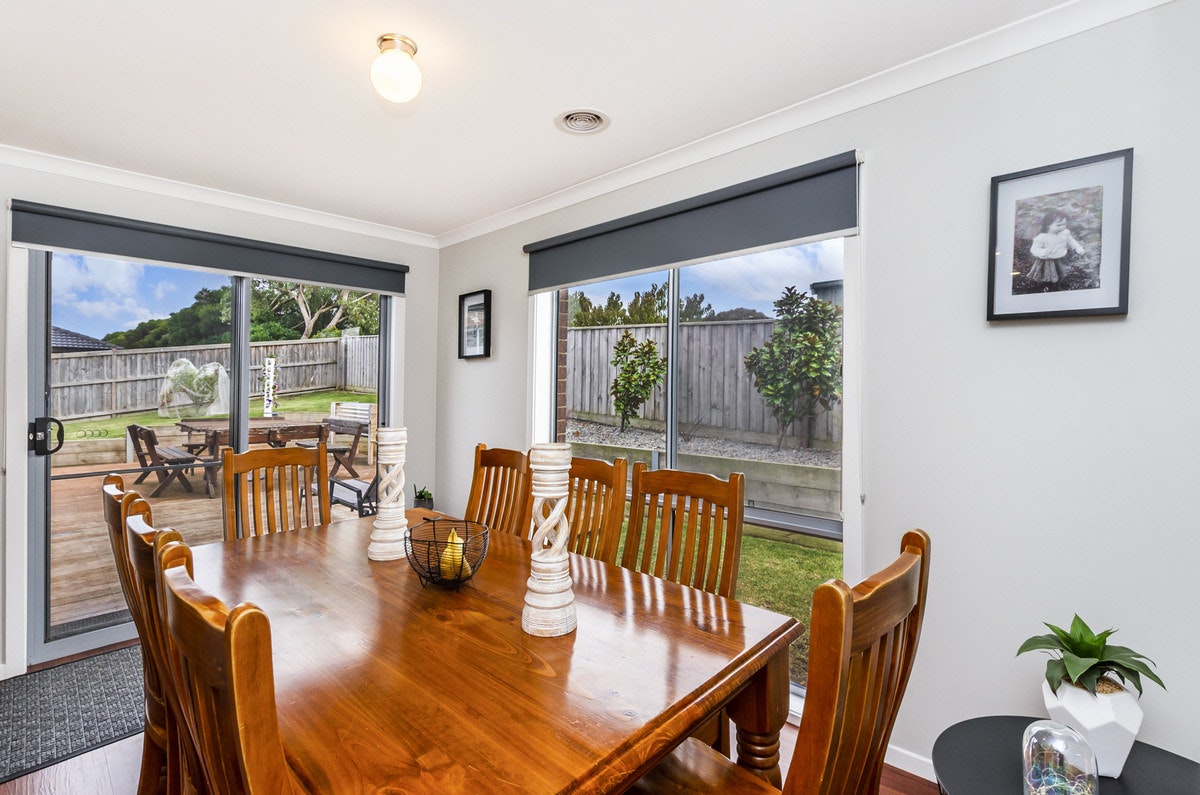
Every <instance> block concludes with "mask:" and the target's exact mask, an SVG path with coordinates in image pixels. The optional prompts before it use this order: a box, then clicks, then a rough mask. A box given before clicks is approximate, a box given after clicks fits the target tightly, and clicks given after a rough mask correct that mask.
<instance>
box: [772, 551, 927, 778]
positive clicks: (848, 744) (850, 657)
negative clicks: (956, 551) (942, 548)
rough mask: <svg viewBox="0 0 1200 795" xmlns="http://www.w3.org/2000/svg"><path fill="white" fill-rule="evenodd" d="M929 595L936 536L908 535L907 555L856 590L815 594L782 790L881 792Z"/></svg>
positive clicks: (828, 586) (829, 587)
mask: <svg viewBox="0 0 1200 795" xmlns="http://www.w3.org/2000/svg"><path fill="white" fill-rule="evenodd" d="M928 587H929V536H928V535H926V534H925V532H923V531H921V530H910V531H909V532H907V533H905V534H904V538H903V539H902V540H901V542H900V556H899V557H898V558H897V559H896V560H895V561H894V562H893V563H892V564H891V565H889V566H888V567H887V568H885V569H883V570H882V571H880V572H878V573H876V574H873V575H871V576H870V577H867V579H865V580H863V581H862V582H861V583H859V584H858V585H856V586H854V587H853V588H851V587H850V586H848V585H847V584H846V583H844V582H842V581H841V580H830V581H829V582H826V583H823V584H821V585H819V586H817V589H816V591H815V592H814V594H813V607H812V619H811V621H810V622H809V655H808V689H807V693H808V694H807V696H806V697H805V699H804V715H803V717H802V718H801V720H800V729H799V731H798V732H797V736H796V751H795V754H794V755H793V757H792V763H791V766H790V768H789V770H788V777H787V781H786V782H785V785H784V788H783V791H784V792H785V793H788V795H801V793H804V795H810V793H820V794H826V793H828V794H829V795H834V794H835V793H843V794H845V795H851V794H852V795H865V794H866V793H876V792H878V791H879V781H880V776H881V775H882V772H883V757H884V753H885V752H886V751H887V745H888V738H889V737H891V733H892V726H893V725H894V724H895V721H896V714H897V713H898V712H899V710H900V701H901V699H902V698H903V697H904V690H905V687H906V686H907V685H908V677H909V674H910V673H911V671H912V665H913V660H914V658H915V657H916V653H917V640H918V639H919V637H920V634H921V623H922V620H923V619H924V616H925V594H926V591H927V590H928Z"/></svg>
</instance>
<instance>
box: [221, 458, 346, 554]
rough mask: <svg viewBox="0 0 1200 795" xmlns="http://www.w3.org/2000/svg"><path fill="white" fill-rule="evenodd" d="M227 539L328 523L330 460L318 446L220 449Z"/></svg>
mask: <svg viewBox="0 0 1200 795" xmlns="http://www.w3.org/2000/svg"><path fill="white" fill-rule="evenodd" d="M221 468H222V477H223V479H224V501H225V504H224V512H223V517H224V534H225V540H226V541H232V540H234V539H237V538H251V537H253V536H261V535H266V534H268V533H279V532H284V531H287V530H295V529H296V528H299V527H311V526H313V525H319V524H329V519H330V504H329V462H328V460H327V459H326V456H325V445H324V443H321V444H318V445H317V447H316V448H304V447H278V448H267V449H261V450H249V451H247V452H245V453H235V452H233V450H230V449H226V450H225V451H224V453H223V454H222V463H221Z"/></svg>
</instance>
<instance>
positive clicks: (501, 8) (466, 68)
mask: <svg viewBox="0 0 1200 795" xmlns="http://www.w3.org/2000/svg"><path fill="white" fill-rule="evenodd" d="M1087 4H1091V5H1093V6H1095V5H1097V4H1098V3H1097V1H1096V0H1079V2H1075V3H1065V4H1064V3H1062V2H1061V0H1005V2H981V1H980V0H908V2H896V0H836V1H834V0H822V1H820V2H818V0H751V1H750V2H737V3H735V2H734V1H733V0H602V1H601V2H594V1H593V2H583V1H582V0H509V2H494V1H491V0H412V2H407V3H397V2H386V1H385V0H365V1H363V0H359V1H357V2H346V3H334V2H326V1H322V0H252V1H251V2H240V3H232V2H217V3H213V2H202V1H201V0H169V2H164V1H163V0H117V2H108V3H101V2H30V1H29V0H0V145H8V146H10V147H16V148H19V149H25V150H33V151H36V152H42V153H48V154H52V155H57V156H61V157H64V158H70V159H74V160H79V161H84V162H87V163H94V164H100V165H104V166H109V167H112V168H116V169H121V170H124V171H129V172H134V173H138V174H149V175H154V176H157V177H161V178H166V179H169V180H175V181H179V182H182V183H187V184H191V185H197V186H202V187H206V188H213V189H217V190H221V191H227V192H231V193H234V194H242V195H246V196H251V197H258V198H262V199H267V200H270V201H273V202H279V203H282V204H286V205H293V206H296V207H301V208H306V209H310V210H316V211H320V212H324V213H331V214H334V215H338V216H344V217H347V218H352V219H358V220H362V221H369V222H373V223H377V224H383V225H386V226H390V227H394V228H397V229H402V230H409V231H412V232H416V233H420V234H423V235H430V236H434V237H435V238H438V237H443V238H444V236H446V235H448V234H449V235H451V236H453V234H454V232H455V230H462V229H465V228H467V227H469V226H470V225H472V224H478V223H479V222H481V221H482V220H484V219H488V218H491V217H494V216H497V215H499V214H502V213H507V212H510V211H512V210H513V209H514V208H518V207H520V206H522V205H526V204H528V203H530V202H535V201H537V200H544V199H545V197H548V196H552V195H553V194H556V193H559V192H561V191H564V190H566V189H570V188H571V187H572V186H577V185H579V184H580V183H586V182H588V181H589V180H595V179H596V178H598V177H601V176H603V175H611V174H613V173H614V172H619V171H620V170H622V169H625V170H626V171H628V170H629V167H631V166H633V167H635V168H637V167H638V166H637V165H636V164H641V167H643V168H644V167H645V166H646V164H647V163H650V164H653V163H655V162H664V163H665V162H666V159H668V158H669V157H670V156H671V154H672V153H678V152H679V151H680V148H681V147H686V146H687V145H689V144H693V143H694V142H697V141H700V140H701V139H706V138H709V139H710V140H711V136H714V135H715V134H717V133H721V132H722V131H728V130H730V129H731V128H736V127H738V126H739V125H745V124H746V123H747V122H751V121H753V120H755V119H759V118H760V117H763V116H766V115H767V114H772V113H774V112H776V111H780V110H781V109H785V108H789V107H791V106H795V105H796V104H797V103H802V102H805V101H806V100H809V99H811V98H813V97H817V96H819V95H822V94H825V93H826V92H830V91H832V90H834V89H838V88H839V87H844V86H847V85H850V84H854V83H856V81H862V80H863V79H864V78H868V77H870V76H872V75H879V74H880V73H885V72H887V71H888V70H894V69H895V68H896V67H900V66H901V65H904V64H906V63H908V64H910V65H911V62H913V61H915V60H917V59H921V58H922V57H923V56H927V55H929V54H930V53H935V52H937V51H944V50H946V49H947V48H953V47H954V46H955V45H958V44H960V43H962V42H966V41H968V40H972V39H976V40H978V37H981V36H984V34H988V33H989V32H992V31H997V30H1000V29H1003V28H1005V27H1006V26H1010V27H1011V26H1012V25H1013V23H1015V22H1018V21H1019V20H1022V19H1026V18H1029V17H1032V16H1035V15H1038V14H1040V13H1042V12H1045V11H1047V10H1049V9H1053V8H1059V10H1060V11H1061V7H1067V6H1076V7H1078V6H1080V5H1087ZM1109 5H1111V3H1110V4H1109ZM386 32H395V33H402V34H405V35H407V36H410V37H411V38H413V39H414V40H415V41H416V42H417V45H418V47H419V52H418V53H417V62H418V63H419V64H420V66H421V69H422V71H423V73H424V88H423V89H422V91H421V94H420V95H419V96H418V97H417V99H416V100H414V101H413V102H411V103H409V104H407V105H391V104H389V103H387V102H385V101H384V100H382V99H381V98H380V97H378V96H377V95H376V94H375V93H374V91H373V90H372V88H371V84H370V81H369V79H368V71H369V68H370V64H371V60H372V58H373V57H374V55H375V53H376V52H377V50H376V47H375V40H376V38H377V37H378V36H379V34H381V33H386ZM1002 33H1003V30H1001V31H1000V34H997V35H1001V34H1002ZM985 38H986V37H985ZM1032 88H1033V87H1031V90H1032ZM572 108H595V109H598V110H601V111H603V112H604V113H606V114H608V115H609V116H611V118H612V124H611V126H610V127H609V128H608V129H607V130H604V131H603V132H600V133H598V134H596V135H593V136H583V137H581V136H572V135H568V134H566V133H563V132H561V131H559V130H558V129H557V128H556V127H555V125H554V118H555V116H556V115H558V114H559V113H561V112H562V111H565V110H568V109H572ZM853 146H854V142H850V141H848V142H847V144H846V148H851V147H853ZM831 154H832V153H831ZM664 167H665V166H664Z"/></svg>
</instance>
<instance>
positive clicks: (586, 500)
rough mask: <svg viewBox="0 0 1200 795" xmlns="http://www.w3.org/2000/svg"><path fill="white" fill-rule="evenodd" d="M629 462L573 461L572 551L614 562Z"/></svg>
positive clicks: (569, 511)
mask: <svg viewBox="0 0 1200 795" xmlns="http://www.w3.org/2000/svg"><path fill="white" fill-rule="evenodd" d="M627 463H628V462H627V461H626V460H625V459H624V458H618V459H616V460H614V461H612V462H611V463H610V462H608V461H602V460H600V459H597V458H572V459H571V474H570V477H571V482H570V491H569V492H568V493H567V520H568V522H570V526H571V541H570V543H569V544H568V545H567V548H568V550H569V551H571V552H574V553H576V554H579V555H587V556H588V557H589V558H597V559H599V560H603V561H606V562H608V563H615V562H616V557H617V546H618V545H619V544H620V542H621V523H622V521H623V520H624V519H625V473H626V466H627Z"/></svg>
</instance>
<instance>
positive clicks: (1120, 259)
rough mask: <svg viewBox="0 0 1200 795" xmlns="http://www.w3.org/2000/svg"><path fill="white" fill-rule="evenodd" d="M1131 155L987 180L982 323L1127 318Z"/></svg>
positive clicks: (1116, 154)
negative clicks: (984, 311) (988, 202)
mask: <svg viewBox="0 0 1200 795" xmlns="http://www.w3.org/2000/svg"><path fill="white" fill-rule="evenodd" d="M1132 195H1133V150H1132V149H1121V150H1118V151H1115V152H1109V153H1107V154H1103V155H1095V156H1093V157H1084V158H1080V159H1078V160H1070V161H1067V162H1065V163H1057V164H1055V165H1052V166H1042V167H1041V168H1032V169H1029V170H1027V171H1018V172H1015V173H1012V174H1004V175H1002V176H999V177H992V212H991V234H990V236H989V240H988V297H987V319H988V320H989V321H992V320H1029V319H1035V318H1053V317H1081V316H1086V315H1125V314H1128V313H1129V228H1130V209H1131V207H1130V203H1131V198H1132Z"/></svg>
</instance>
